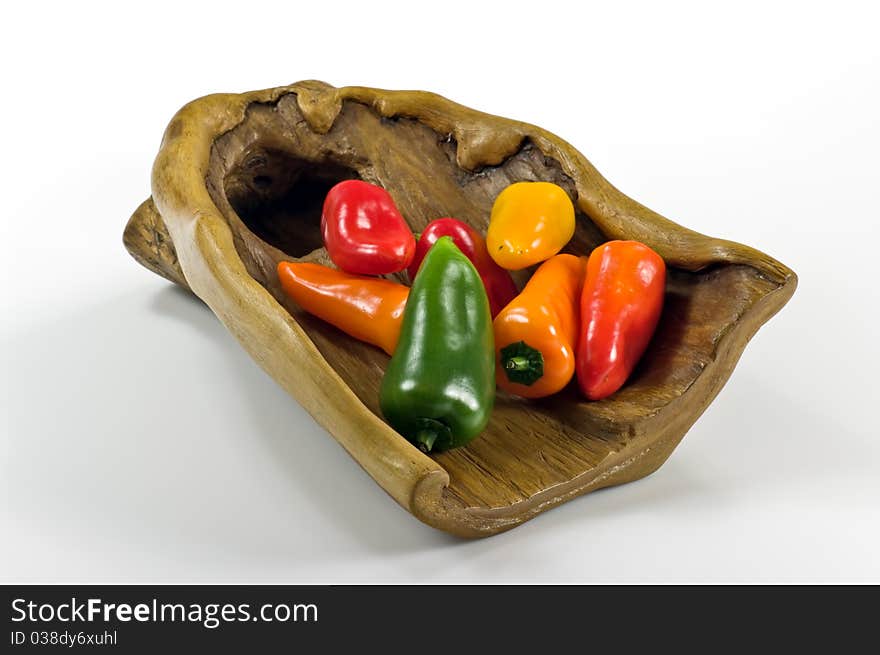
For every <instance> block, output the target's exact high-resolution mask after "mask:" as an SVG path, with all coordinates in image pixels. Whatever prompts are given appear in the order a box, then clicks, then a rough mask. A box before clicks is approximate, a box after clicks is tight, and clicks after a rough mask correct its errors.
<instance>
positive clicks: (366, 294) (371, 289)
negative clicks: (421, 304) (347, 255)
mask: <svg viewBox="0 0 880 655" xmlns="http://www.w3.org/2000/svg"><path fill="white" fill-rule="evenodd" d="M278 279H279V280H280V281H281V287H282V288H283V289H284V292H285V293H286V294H287V295H288V296H290V297H291V298H292V299H293V300H294V301H295V302H296V303H297V304H298V305H299V306H300V307H302V308H303V309H304V310H306V311H307V312H309V313H310V314H314V315H315V316H317V317H318V318H320V319H323V320H325V321H327V322H328V323H330V324H332V325H335V326H336V327H338V328H339V329H340V330H342V331H343V332H345V333H346V334H349V335H351V336H353V337H354V338H355V339H360V340H361V341H366V342H367V343H371V344H373V345H374V346H379V347H380V348H381V349H382V350H384V351H385V352H386V353H388V354H389V355H393V354H394V349H395V348H396V347H397V339H398V338H399V337H400V326H401V323H402V319H403V309H404V307H405V306H406V299H407V297H408V296H409V287H407V286H405V285H403V284H398V283H396V282H392V281H391V280H386V279H383V278H375V277H367V276H363V275H352V274H350V273H344V272H343V271H338V270H336V269H333V268H329V267H327V266H321V265H320V264H312V263H309V262H299V263H293V262H280V263H279V264H278Z"/></svg>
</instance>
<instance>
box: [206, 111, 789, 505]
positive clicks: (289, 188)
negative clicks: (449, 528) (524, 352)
mask: <svg viewBox="0 0 880 655" xmlns="http://www.w3.org/2000/svg"><path fill="white" fill-rule="evenodd" d="M455 155H456V144H455V142H454V140H453V139H452V138H451V136H450V135H445V134H438V133H436V132H434V131H433V130H432V129H430V128H428V127H426V126H425V125H423V124H422V123H420V122H418V121H416V120H414V119H409V118H398V119H391V120H389V119H385V118H381V117H379V116H378V115H377V114H376V113H374V112H373V111H371V110H370V109H369V108H368V107H366V106H364V105H361V104H358V103H354V102H346V103H345V104H344V105H343V108H342V111H341V112H340V114H339V116H338V117H337V119H336V122H335V123H334V125H333V127H332V128H331V130H330V131H329V132H328V133H327V134H318V133H316V132H314V131H312V130H311V129H310V128H309V127H308V125H307V123H306V121H305V120H304V118H303V116H302V114H301V113H300V110H299V108H298V106H297V101H296V96H295V95H293V94H287V95H284V96H282V97H281V98H280V99H279V100H278V101H277V102H274V103H271V104H269V103H266V104H252V105H251V106H250V107H249V108H248V111H247V114H246V117H245V120H244V121H243V122H242V123H241V124H239V125H238V126H237V127H235V128H234V129H232V130H231V131H229V132H227V133H226V134H224V135H223V136H221V137H220V138H219V139H217V140H216V141H215V143H214V146H213V149H212V155H211V164H210V168H209V173H208V179H207V183H208V188H209V191H210V192H211V195H212V198H213V200H214V202H215V203H216V205H217V206H218V207H219V208H220V210H221V211H222V212H223V213H224V215H225V217H226V219H227V220H228V222H229V225H230V227H231V228H232V231H233V235H234V238H235V244H236V248H237V251H238V253H239V255H240V257H241V258H242V261H243V262H244V264H245V266H246V267H247V269H248V271H249V273H250V274H251V275H252V276H253V277H254V279H256V280H257V281H258V282H259V283H260V284H262V285H263V286H264V287H265V288H266V289H267V290H268V291H269V292H270V293H271V294H272V295H273V296H274V297H275V298H276V299H277V300H278V302H279V303H280V304H281V305H283V306H284V307H285V308H286V309H287V311H289V312H290V313H291V314H292V315H293V317H294V318H295V319H296V320H297V321H298V322H299V323H300V325H302V327H303V328H304V330H305V331H306V333H307V334H308V335H309V337H310V338H311V339H312V341H313V342H314V343H315V345H316V346H317V347H318V349H319V350H320V352H321V353H322V355H323V356H324V358H325V359H326V360H327V362H328V363H329V365H330V366H332V367H333V369H335V371H336V372H337V373H338V374H339V375H340V376H341V377H342V378H343V379H344V380H345V381H346V383H347V384H348V385H349V386H350V387H351V388H352V390H353V391H354V392H355V393H356V394H357V396H358V398H359V399H360V400H361V401H362V402H363V403H364V404H365V405H366V406H367V407H368V408H369V409H370V410H372V411H373V412H374V413H376V414H377V415H381V414H380V413H379V407H378V389H379V384H380V381H381V377H382V375H383V372H384V369H385V366H386V363H387V361H388V357H387V356H386V355H385V354H384V353H383V352H381V351H380V350H379V349H377V348H373V347H371V346H368V345H365V344H363V343H360V342H358V341H356V340H354V339H351V338H350V337H348V336H346V335H345V334H343V333H342V332H340V331H339V330H337V329H335V328H333V327H332V326H329V325H327V324H325V323H323V322H322V321H320V320H317V319H314V318H313V317H311V316H309V315H308V314H306V313H304V312H303V311H301V310H300V309H299V308H298V307H297V306H296V305H295V304H294V303H292V302H291V301H289V300H288V299H287V298H286V297H285V296H284V294H283V293H282V291H281V289H280V286H279V285H278V282H277V279H276V277H275V266H276V265H277V262H278V261H280V260H308V261H320V262H324V263H326V262H327V258H326V253H325V252H324V251H323V249H322V248H321V238H320V229H319V225H320V215H321V204H322V201H323V197H324V194H325V193H326V191H327V190H328V189H329V188H330V187H331V186H332V185H333V184H335V183H336V182H338V181H340V180H343V179H351V178H361V179H364V180H366V181H369V182H373V183H376V184H379V185H381V186H383V187H385V188H386V189H387V190H388V191H389V192H390V193H391V195H392V196H393V197H394V199H395V201H396V203H397V204H398V207H399V208H400V209H401V212H402V213H403V215H404V216H405V217H406V218H407V220H408V221H409V223H410V225H411V227H412V229H413V230H414V231H415V232H418V231H420V230H421V229H422V228H423V227H424V226H425V225H426V224H427V223H428V222H429V221H430V220H432V219H434V218H439V217H442V216H454V217H456V218H459V219H461V220H464V221H466V222H468V223H470V224H471V225H473V226H475V227H476V228H477V229H479V230H481V231H485V228H486V225H487V222H488V217H489V211H490V209H491V206H492V202H493V201H494V199H495V196H496V195H497V194H498V193H499V192H500V191H501V190H502V189H503V188H504V187H506V186H507V185H508V184H511V183H513V182H517V181H521V180H545V181H550V182H555V183H557V184H559V185H560V186H562V187H563V188H564V189H566V190H567V191H568V193H569V194H570V195H571V197H572V199H573V200H575V199H576V191H575V186H574V183H573V181H572V180H571V179H570V178H569V177H568V176H567V175H566V174H565V172H564V171H563V170H562V168H561V166H560V165H559V163H558V162H556V161H554V160H552V159H550V158H548V157H546V156H544V154H543V153H542V152H541V151H540V150H539V149H538V148H537V147H535V146H534V145H533V144H531V143H529V142H524V143H523V144H522V145H521V147H520V149H519V150H518V152H517V153H516V154H515V155H513V156H511V157H509V158H508V159H506V160H505V161H504V162H503V163H501V164H500V165H498V166H493V167H486V168H483V169H480V170H477V171H473V172H470V171H466V170H463V169H461V168H460V167H459V166H458V165H457V163H456V158H455ZM577 219H578V228H577V232H576V235H575V238H574V239H573V240H572V242H571V243H570V244H569V246H568V247H567V250H568V251H569V252H573V253H575V254H588V253H589V252H590V251H591V250H592V248H594V247H595V246H596V245H598V244H599V243H601V242H603V241H604V240H606V239H605V237H604V236H603V235H602V233H601V232H600V231H599V230H598V229H597V227H596V226H595V225H594V224H593V222H592V221H591V220H590V219H589V217H588V216H586V215H585V214H583V213H580V212H579V213H578V217H577ZM777 286H778V285H777V284H775V283H773V282H771V281H769V280H767V279H766V278H764V277H762V276H761V275H760V274H759V273H758V272H757V271H756V270H755V269H753V268H751V267H748V266H742V265H724V266H718V267H714V268H712V269H709V270H705V271H701V272H697V273H690V272H684V271H679V270H674V269H673V270H670V274H669V282H668V289H667V300H666V306H665V309H664V313H663V316H662V319H661V324H660V327H659V329H658V332H657V334H656V336H655V338H654V340H653V342H652V344H651V346H650V348H649V350H648V352H647V353H646V354H645V357H644V358H643V361H642V364H641V365H640V366H639V368H638V370H637V371H636V372H635V374H634V375H633V376H632V378H631V379H630V381H629V382H628V383H627V385H626V386H625V387H624V388H623V389H622V390H621V391H619V392H618V393H617V394H615V395H614V396H612V397H611V398H609V399H607V400H604V401H600V402H592V403H590V402H586V401H583V400H581V399H580V398H579V397H578V394H577V393H576V390H575V388H574V386H573V385H572V386H570V387H569V389H567V390H566V391H564V392H563V393H561V394H558V395H556V396H554V397H551V398H548V399H545V400H542V401H537V402H535V401H524V400H520V399H517V398H514V397H510V396H507V395H506V394H504V393H501V392H499V394H498V398H497V400H496V406H495V410H494V412H493V416H492V420H491V422H490V424H489V426H488V428H487V429H486V431H485V433H484V434H483V435H482V436H481V437H480V438H478V439H476V440H475V441H473V442H472V443H471V444H470V445H468V446H467V447H465V448H459V449H456V450H453V451H449V452H446V453H440V454H437V455H434V458H435V459H436V460H437V461H438V462H439V463H440V465H441V466H443V467H444V468H445V469H446V471H447V472H448V473H449V476H450V485H449V488H448V490H447V493H449V494H450V495H452V496H454V497H455V499H456V500H458V501H459V502H460V503H461V504H462V505H463V506H464V507H480V508H489V509H494V508H502V507H509V506H513V505H515V504H517V503H519V502H522V501H525V500H528V499H529V498H532V497H533V496H535V495H536V494H538V493H540V492H542V491H545V490H547V489H548V488H552V487H554V486H555V485H558V484H563V483H565V482H568V481H570V480H571V479H573V478H575V477H577V476H578V475H581V474H584V473H587V472H589V471H590V470H591V469H593V468H594V467H596V466H597V465H598V464H599V463H600V462H601V461H602V460H603V459H604V458H606V457H607V456H608V455H609V454H611V453H612V452H615V451H617V450H619V449H621V448H622V447H623V446H625V445H627V444H628V443H630V442H631V440H633V439H638V438H639V437H640V435H641V434H643V433H644V432H645V431H646V430H647V429H648V425H649V423H650V421H651V420H652V419H653V418H654V417H655V416H657V415H658V413H659V412H661V411H662V410H665V409H667V408H670V407H672V408H674V405H675V403H676V402H677V401H678V399H680V398H681V397H682V396H683V395H684V394H685V393H686V392H687V390H688V389H689V388H690V387H691V385H692V384H693V383H694V381H695V380H696V379H697V378H698V376H699V375H700V374H701V373H702V371H703V370H704V369H705V367H706V366H707V365H708V364H709V363H710V362H711V361H712V360H713V359H714V358H715V356H716V354H717V353H716V346H717V344H718V341H719V339H720V338H721V336H722V335H723V334H724V333H725V332H726V331H727V330H728V329H730V327H731V326H732V325H733V324H734V323H735V322H736V321H737V320H738V319H739V317H741V316H742V314H743V313H744V312H746V311H747V310H748V309H749V307H751V306H752V304H754V303H755V302H756V301H757V300H759V299H760V298H761V297H763V296H764V295H766V294H767V293H769V292H770V291H772V290H774V289H775V288H776V287H777ZM303 383H304V384H308V383H309V382H307V381H304V382H303ZM707 402H708V401H707Z"/></svg>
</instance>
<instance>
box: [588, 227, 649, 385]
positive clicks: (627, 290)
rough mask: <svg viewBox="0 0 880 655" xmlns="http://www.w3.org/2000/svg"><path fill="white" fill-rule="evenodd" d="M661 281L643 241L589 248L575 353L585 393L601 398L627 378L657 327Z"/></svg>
mask: <svg viewBox="0 0 880 655" xmlns="http://www.w3.org/2000/svg"><path fill="white" fill-rule="evenodd" d="M665 285H666V265H665V264H664V263H663V259H662V258H661V257H660V255H658V254H657V253H656V252H654V251H653V250H651V249H650V248H649V247H648V246H646V245H645V244H643V243H639V242H638V241H609V242H608V243H605V244H603V245H601V246H599V247H598V248H596V249H595V250H594V251H593V252H592V254H591V255H590V259H589V261H588V262H587V277H586V280H585V282H584V288H583V291H582V292H581V329H580V338H579V340H578V345H577V353H576V358H577V364H576V369H577V378H578V384H579V385H580V388H581V391H582V392H583V394H584V395H585V396H586V397H587V398H589V399H590V400H600V399H602V398H606V397H607V396H610V395H611V394H613V393H614V392H615V391H617V390H618V389H620V387H622V386H623V383H624V382H626V379H627V378H628V377H629V375H630V373H632V370H633V369H634V368H635V366H636V364H637V363H638V361H639V358H640V357H641V356H642V354H643V353H644V352H645V348H647V346H648V342H649V341H650V340H651V336H652V335H653V334H654V330H655V329H656V327H657V322H658V320H659V319H660V312H661V311H662V309H663V294H664V289H665Z"/></svg>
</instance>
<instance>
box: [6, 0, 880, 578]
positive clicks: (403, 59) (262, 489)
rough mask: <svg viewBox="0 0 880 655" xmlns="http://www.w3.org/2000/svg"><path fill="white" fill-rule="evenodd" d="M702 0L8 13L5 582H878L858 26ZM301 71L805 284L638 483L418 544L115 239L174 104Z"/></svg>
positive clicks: (346, 461) (826, 14) (878, 459)
mask: <svg viewBox="0 0 880 655" xmlns="http://www.w3.org/2000/svg"><path fill="white" fill-rule="evenodd" d="M710 4H713V5H714V3H689V4H682V3H672V4H670V3H639V4H634V3H627V2H602V3H574V2H571V3H565V4H562V3H558V4H557V3H552V2H540V3H539V2H531V3H513V2H505V3H496V4H495V5H494V6H489V3H481V2H475V1H471V2H436V3H430V5H429V6H430V8H428V5H426V6H425V7H420V3H417V2H405V3H400V4H398V5H397V6H383V5H381V4H378V3H373V2H357V3H351V6H345V5H343V4H341V3H339V2H323V3H321V2H317V3H298V2H284V3H278V6H277V7H272V6H268V5H263V4H261V3H258V2H253V1H250V2H245V3H223V2H216V1H215V2H210V3H205V4H204V5H202V6H196V5H191V4H189V3H183V2H173V3H161V2H155V1H154V2H150V3H144V5H143V6H141V7H140V8H135V7H133V3H115V4H114V5H107V6H99V5H94V4H89V3H58V4H56V5H54V6H53V5H47V4H42V3H40V4H37V3H17V4H15V5H12V6H14V7H15V8H12V9H10V8H9V7H7V8H6V9H5V10H4V18H3V28H2V32H3V34H2V38H0V55H2V62H3V64H2V66H3V76H2V89H3V90H2V92H0V93H2V95H3V101H2V103H0V114H2V116H0V118H2V126H3V139H2V141H0V143H2V145H3V151H2V155H0V185H2V191H3V193H2V197H0V201H2V223H0V225H2V230H3V232H2V245H3V250H2V253H3V255H2V271H3V280H2V281H3V284H2V315H0V316H2V319H0V320H2V325H0V327H2V332H0V340H2V347H0V352H2V357H3V369H2V370H3V379H2V385H3V388H2V398H3V404H2V418H3V421H2V424H0V479H2V488H3V494H2V498H0V581H2V582H64V581H76V582H189V581H193V582H194V581H212V582H228V581H234V582H278V583H281V582H286V583H331V582H422V581H424V582H691V583H692V582H875V583H877V582H880V556H878V546H880V434H878V432H880V428H878V419H877V412H878V405H880V394H878V383H877V380H878V373H877V371H878V366H880V357H878V346H877V338H878V336H877V320H878V310H877V305H878V303H880V292H878V276H880V273H878V271H880V266H878V263H877V262H878V260H877V253H878V251H880V245H878V239H880V231H878V227H877V224H878V219H880V215H878V214H880V212H878V200H877V198H878V182H880V164H878V162H880V46H878V43H880V40H878V38H877V26H878V24H880V21H878V15H877V12H876V11H875V10H873V9H872V8H871V7H872V4H873V3H868V2H866V3H864V4H861V5H857V4H854V3H847V2H839V1H838V2H829V3H824V4H823V5H814V4H812V3H792V4H790V5H781V4H778V3H771V2H760V3H755V4H750V3H743V2H737V3H730V4H729V6H728V8H727V9H726V10H723V9H717V8H716V9H711V10H710V9H708V7H709V5H710ZM25 5H27V7H28V9H23V8H22V7H24V6H25ZM305 5H307V6H305ZM308 78H317V79H323V80H325V81H328V82H330V83H333V84H336V85H345V84H362V85H369V86H378V87H384V88H392V89H407V88H422V89H428V90H433V91H437V92H439V93H441V94H443V95H445V96H447V97H449V98H452V99H454V100H456V101H458V102H461V103H463V104H466V105H470V106H472V107H476V108H479V109H482V110H485V111H489V112H492V113H497V114H501V115H504V116H509V117H512V118H518V119H522V120H526V121H529V122H533V123H537V124H539V125H541V126H543V127H546V128H548V129H550V130H551V131H553V132H555V133H557V134H559V135H560V136H562V137H563V138H565V139H566V140H568V141H569V142H571V143H572V144H574V145H575V146H576V147H577V148H578V149H580V150H581V151H582V152H584V153H585V154H586V155H587V156H588V157H589V158H590V159H591V160H592V161H593V163H594V164H596V166H598V168H599V169H600V170H601V171H602V172H603V173H604V174H605V175H606V176H607V177H608V178H609V179H610V180H611V181H612V182H613V183H614V184H616V185H617V186H619V187H620V188H621V189H623V190H624V191H625V192H626V193H628V194H630V195H632V196H633V197H635V198H637V199H638V200H640V201H642V202H643V203H645V204H647V205H648V206H650V207H652V208H653V209H656V210H657V211H660V212H661V213H663V214H665V215H666V216H668V217H670V218H672V219H674V220H676V221H678V222H680V223H682V224H684V225H686V226H688V227H691V228H694V229H696V230H699V231H701V232H704V233H707V234H712V235H715V236H721V237H726V238H730V239H734V240H737V241H741V242H744V243H747V244H750V245H754V246H756V247H758V248H760V249H762V250H764V251H766V252H768V253H770V254H772V255H773V256H775V257H777V258H778V259H779V260H781V261H782V262H784V263H785V264H787V265H789V266H791V267H792V268H793V269H794V270H795V271H796V272H797V273H798V274H799V276H800V287H799V289H798V291H797V292H796V294H795V296H794V298H793V299H792V301H791V302H790V303H789V305H788V306H787V307H785V308H784V309H783V310H782V312H781V313H780V314H779V315H778V316H777V317H776V318H774V319H773V320H772V321H771V322H770V323H769V324H768V325H767V326H766V327H765V328H763V329H762V330H761V331H760V332H759V333H758V335H757V336H756V337H755V339H754V340H753V341H752V343H751V344H750V345H749V347H748V348H747V350H746V352H745V354H744V356H743V357H742V360H741V362H740V364H739V367H738V368H737V369H736V371H735V372H734V374H733V376H732V377H731V379H730V381H729V383H728V384H727V386H726V387H725V389H724V390H723V391H722V392H721V394H720V395H719V396H718V398H717V400H716V401H715V402H714V403H713V404H712V406H711V407H710V408H709V410H708V411H707V412H706V413H705V415H704V416H703V417H702V418H701V419H700V420H699V421H698V422H697V424H696V425H695V426H694V427H693V428H692V429H691V431H690V432H689V433H688V435H687V436H686V437H685V439H684V441H683V442H682V444H681V446H680V447H679V448H678V449H677V450H676V451H675V453H674V454H673V455H672V457H671V458H670V460H669V461H668V462H667V463H666V464H665V465H664V466H663V467H662V468H661V469H660V470H659V471H658V472H657V473H656V474H654V475H653V476H650V477H649V478H646V479H644V480H642V481H639V482H636V483H633V484H630V485H626V486H623V487H617V488H614V489H611V490H606V491H602V492H599V493H596V494H593V495H588V496H585V497H582V498H580V499H577V500H575V501H573V502H570V503H567V504H565V505H564V506H562V507H560V508H558V509H555V510H553V511H551V512H549V513H547V514H544V515H542V516H540V517H539V518H537V519H535V520H533V521H531V522H530V523H527V524H525V525H523V526H522V527H519V528H517V529H515V530H513V531H512V532H509V533H506V534H503V535H500V536H496V537H493V538H491V539H487V540H482V541H475V542H466V541H460V540H458V539H455V538H452V537H449V536H447V535H445V534H443V533H440V532H437V531H435V530H433V529H431V528H429V527H427V526H424V525H422V524H421V523H419V522H418V521H416V520H415V519H413V518H412V517H411V516H409V515H408V514H407V513H406V512H405V511H403V510H402V509H400V508H399V507H398V506H397V505H396V504H395V503H394V502H393V501H392V500H390V498H388V497H387V496H386V495H385V493H384V492H383V491H382V490H381V489H380V488H379V487H378V486H377V485H376V484H375V483H373V482H372V480H370V479H369V478H368V476H367V475H366V474H365V473H363V472H362V471H361V469H360V468H359V467H358V466H357V464H356V463H355V462H354V461H353V460H352V459H350V458H349V457H348V455H347V454H346V453H345V452H344V451H343V450H342V449H341V448H340V447H339V446H338V445H336V443H335V442H334V441H333V439H332V438H330V437H329V435H328V434H327V433H326V432H325V431H324V430H323V429H321V428H320V427H318V426H317V425H316V424H315V423H314V422H313V421H312V419H311V418H310V417H309V416H308V415H307V414H306V413H305V412H304V411H303V410H302V409H301V408H300V407H299V405H297V404H296V402H295V401H293V400H292V399H290V398H289V397H288V396H286V395H285V394H284V393H283V392H282V391H281V390H280V389H279V388H278V387H277V386H276V385H275V384H274V382H273V381H272V380H271V379H270V378H269V377H268V376H267V375H265V374H264V373H263V372H262V371H261V370H260V369H259V368H258V367H257V366H256V364H254V363H253V362H252V361H251V360H250V359H249V358H248V357H247V355H246V354H245V353H244V351H243V350H242V349H241V348H240V347H239V346H238V345H237V343H236V342H235V341H234V339H233V338H232V336H230V334H229V333H227V332H226V330H225V329H224V328H223V327H222V326H221V325H220V323H219V322H218V321H217V320H216V319H215V318H214V316H213V314H211V313H210V311H208V310H207V309H206V308H205V307H204V306H202V305H201V304H200V303H199V302H197V301H195V300H194V299H193V298H192V297H190V296H188V295H187V294H186V293H183V292H181V291H179V290H177V289H175V288H173V287H172V286H171V285H170V284H168V283H166V282H164V281H163V280H161V279H159V278H157V277H156V276H154V275H152V274H150V273H148V272H147V271H146V270H144V269H142V268H141V267H140V266H138V265H137V264H136V263H135V262H134V261H133V260H132V259H131V258H130V257H129V256H128V255H127V254H126V252H125V251H124V249H123V247H122V242H121V234H122V229H123V226H124V225H125V222H126V220H127V219H128V217H129V215H130V213H131V212H132V211H133V210H134V208H135V207H136V206H137V205H138V203H140V202H141V201H142V200H143V199H144V198H146V197H147V196H148V195H149V192H150V187H149V174H150V167H151V164H152V160H153V157H154V156H155V153H156V150H157V148H158V145H159V139H160V136H161V134H162V131H163V129H164V127H165V125H166V123H167V122H168V120H169V119H170V118H171V116H172V115H173V114H174V112H175V111H176V110H177V109H178V108H179V107H180V106H181V105H183V104H184V103H185V102H187V101H189V100H191V99H193V98H195V97H198V96H201V95H204V94H207V93H211V92H215V91H246V90H251V89H258V88H264V87H270V86H277V85H281V84H285V83H289V82H293V81H296V80H299V79H308Z"/></svg>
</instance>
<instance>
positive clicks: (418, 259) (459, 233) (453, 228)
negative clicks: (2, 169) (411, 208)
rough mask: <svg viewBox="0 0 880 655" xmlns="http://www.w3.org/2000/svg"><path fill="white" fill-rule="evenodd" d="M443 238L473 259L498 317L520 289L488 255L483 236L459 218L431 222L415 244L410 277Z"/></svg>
mask: <svg viewBox="0 0 880 655" xmlns="http://www.w3.org/2000/svg"><path fill="white" fill-rule="evenodd" d="M440 237H452V241H453V242H454V243H455V245H456V246H458V249H459V250H461V252H462V253H464V255H465V257H467V258H468V259H470V260H471V263H472V264H473V265H474V268H476V269H477V273H479V275H480V279H482V280H483V286H484V287H486V295H487V296H488V297H489V309H490V311H491V312H492V318H495V316H496V315H497V314H498V312H500V311H501V310H502V309H504V307H505V306H506V305H507V303H509V302H510V301H511V300H513V299H514V298H515V297H516V295H517V293H519V291H517V288H516V285H515V284H514V283H513V278H511V277H510V273H508V272H507V271H505V270H504V269H503V268H501V267H500V266H499V265H498V264H496V263H495V260H493V259H492V258H491V257H490V256H489V251H488V249H487V248H486V241H485V239H483V237H482V236H480V233H479V232H477V231H476V230H475V229H474V228H472V227H471V226H470V225H468V224H466V223H462V222H461V221H459V220H458V219H455V218H438V219H436V220H433V221H431V222H430V223H428V226H427V227H426V228H425V230H424V232H422V235H421V236H420V237H419V242H418V243H417V244H416V254H415V256H414V257H413V260H412V262H411V263H410V265H409V269H408V272H409V279H410V280H414V279H415V277H416V273H417V272H418V270H419V266H421V265H422V260H423V259H424V258H425V255H426V254H428V250H430V248H431V246H433V245H434V244H435V243H436V242H437V239H439V238H440Z"/></svg>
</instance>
